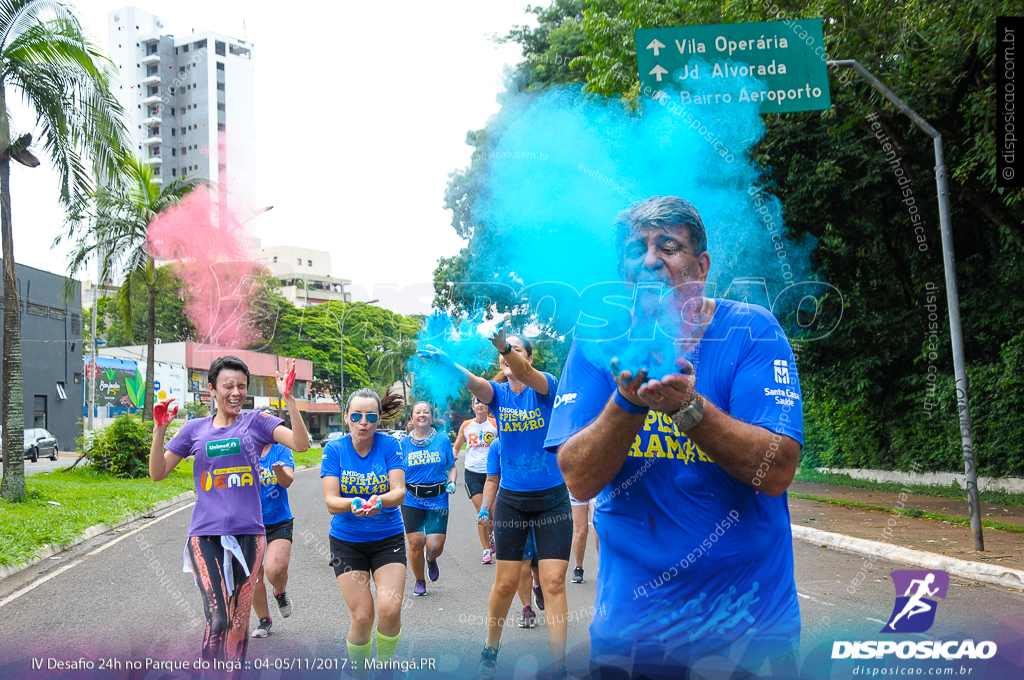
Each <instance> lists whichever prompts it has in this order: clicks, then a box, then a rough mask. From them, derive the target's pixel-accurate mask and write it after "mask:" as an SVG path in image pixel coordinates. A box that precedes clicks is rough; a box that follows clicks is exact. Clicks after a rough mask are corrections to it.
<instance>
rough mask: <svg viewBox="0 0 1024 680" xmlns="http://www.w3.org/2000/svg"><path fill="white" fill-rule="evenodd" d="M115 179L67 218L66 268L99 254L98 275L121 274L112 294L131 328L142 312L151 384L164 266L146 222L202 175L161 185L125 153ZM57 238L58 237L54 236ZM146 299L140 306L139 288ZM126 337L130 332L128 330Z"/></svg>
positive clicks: (148, 408) (148, 411)
mask: <svg viewBox="0 0 1024 680" xmlns="http://www.w3.org/2000/svg"><path fill="white" fill-rule="evenodd" d="M120 172H121V176H120V178H119V179H120V181H119V182H117V183H115V184H111V185H109V186H103V187H101V188H100V189H99V190H97V192H96V195H95V198H94V200H93V201H89V200H82V201H80V202H79V203H78V204H77V205H76V206H75V209H74V210H73V211H72V212H71V214H70V215H69V218H68V232H67V235H66V237H67V238H69V239H70V238H77V240H76V245H75V252H74V254H73V255H72V258H71V264H70V266H69V270H70V273H71V275H72V276H74V275H75V274H76V273H77V272H78V271H79V270H81V269H82V267H84V266H85V265H86V263H87V262H88V261H89V260H90V258H93V257H96V258H99V262H100V276H99V280H100V281H111V280H114V278H115V274H116V273H118V272H121V273H123V274H124V282H123V283H122V284H121V287H120V288H119V289H118V291H117V294H116V295H115V300H116V303H117V306H118V308H119V310H120V312H121V316H122V319H123V321H124V328H126V329H132V328H134V326H135V322H136V318H138V317H139V316H141V314H142V313H143V312H145V314H146V317H145V319H146V321H145V327H146V377H145V381H146V382H145V385H146V386H150V385H152V384H153V379H154V362H155V360H154V356H153V354H154V348H155V347H156V291H157V283H158V279H159V278H160V276H161V275H163V274H162V271H161V270H163V269H166V268H163V267H157V266H156V263H155V262H154V260H153V256H152V254H151V253H150V248H149V225H150V224H152V223H153V221H154V220H155V219H156V218H157V215H159V214H160V213H162V212H164V211H165V210H168V209H170V208H172V207H174V206H175V205H177V204H178V202H179V201H180V200H181V199H182V198H183V197H184V196H185V195H186V194H187V193H188V192H190V191H192V189H194V188H195V187H196V186H198V185H199V184H200V183H201V180H199V179H195V178H191V177H181V178H178V179H174V180H172V181H171V182H169V183H168V184H167V185H166V186H164V185H162V184H161V183H159V182H157V181H156V180H155V178H154V175H153V168H152V166H151V165H150V164H149V163H146V162H145V161H142V160H140V159H138V158H136V157H134V156H131V155H126V156H124V157H123V158H122V162H121V166H120ZM59 240H60V239H58V242H59ZM140 288H141V289H143V290H144V291H145V299H146V303H145V306H144V307H140V305H139V304H138V303H139V301H140V300H139V297H140V296H139V294H138V293H137V291H138V290H139V289H140ZM128 337H129V338H130V337H132V334H131V333H130V332H129V336H128ZM144 394H145V399H144V405H143V408H142V420H143V421H149V420H152V419H153V390H152V389H151V388H149V387H146V388H145V389H144Z"/></svg>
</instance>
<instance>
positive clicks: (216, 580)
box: [149, 356, 309, 662]
mask: <svg viewBox="0 0 1024 680" xmlns="http://www.w3.org/2000/svg"><path fill="white" fill-rule="evenodd" d="M209 376H210V386H209V388H210V393H211V395H212V396H213V398H214V399H215V400H216V403H217V412H216V413H215V414H214V415H212V416H209V417H207V418H197V419H195V420H190V421H188V422H186V423H185V424H184V425H182V426H181V429H180V430H178V433H177V434H176V435H174V437H173V438H172V439H171V441H169V442H167V446H166V449H165V447H164V436H165V434H166V433H167V425H168V424H169V423H170V421H171V420H172V419H173V418H174V415H175V414H176V413H177V411H178V407H177V406H175V407H174V409H173V410H171V411H170V412H168V406H169V404H170V403H171V402H172V401H174V400H173V399H164V400H162V401H159V402H157V404H156V405H155V406H154V408H153V419H154V420H155V421H156V426H155V427H154V429H153V445H152V446H151V447H150V449H149V476H150V477H151V478H152V479H153V481H155V482H159V481H160V480H161V479H165V478H166V477H167V475H169V474H171V470H173V469H174V467H175V466H176V465H177V464H178V463H180V462H181V461H182V459H184V458H188V457H189V456H194V459H193V460H194V463H193V475H194V477H195V483H196V506H195V508H194V509H193V510H192V524H191V526H190V527H189V531H188V543H187V545H186V547H185V571H190V572H191V573H192V574H193V575H194V576H195V579H196V585H198V586H199V589H200V590H201V592H202V595H203V601H204V603H205V606H204V610H205V611H206V636H205V637H204V639H203V652H202V658H203V660H204V661H221V662H223V661H232V662H233V661H238V660H241V659H244V658H245V652H246V649H247V648H248V643H249V611H250V607H251V606H252V596H253V592H254V590H255V588H256V578H257V576H258V575H259V571H260V567H261V566H262V564H263V556H264V553H265V552H266V548H267V539H266V535H265V531H264V527H263V510H262V506H261V503H260V483H259V481H260V480H259V469H260V467H259V466H260V455H261V454H262V452H263V448H264V446H266V445H267V444H272V443H275V442H276V443H278V444H284V445H285V446H287V447H288V448H289V449H292V450H293V451H297V452H301V451H305V450H306V449H308V448H309V435H308V434H307V432H306V426H305V424H304V423H303V422H302V416H301V414H300V413H299V409H298V406H296V404H295V398H294V397H293V396H292V383H293V382H294V380H295V360H294V359H287V360H285V372H284V375H282V374H281V373H280V372H278V373H277V391H278V392H279V393H280V394H281V396H282V397H283V398H284V400H285V403H286V404H287V405H288V413H289V414H290V415H291V419H292V423H293V424H294V425H295V430H294V431H292V430H290V429H288V428H287V427H285V426H284V424H283V423H284V421H282V420H281V419H280V418H277V417H275V416H272V415H270V414H269V413H261V412H258V411H251V412H247V413H242V404H244V403H245V393H246V390H247V388H248V385H249V369H248V368H247V367H246V365H245V363H244V362H243V361H242V360H241V359H239V358H237V357H233V356H223V357H220V358H218V359H216V360H214V362H213V363H212V364H211V365H210V370H209ZM220 565H223V571H222V570H221V569H222V567H221V566H220Z"/></svg>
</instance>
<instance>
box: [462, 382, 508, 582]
mask: <svg viewBox="0 0 1024 680" xmlns="http://www.w3.org/2000/svg"><path fill="white" fill-rule="evenodd" d="M473 415H474V418H473V419H472V420H467V421H465V422H464V423H462V427H460V428H459V436H458V437H456V438H455V456H456V457H458V455H459V451H461V450H462V447H463V446H465V447H466V462H465V468H466V470H465V474H466V495H468V496H469V500H471V501H473V507H474V508H475V509H476V514H474V515H473V517H474V518H475V517H476V516H477V514H479V513H480V501H482V500H483V497H484V482H485V481H487V450H488V447H490V445H491V442H493V441H494V440H496V439H497V438H498V425H497V424H496V423H495V422H494V418H492V417H491V410H490V409H489V408H487V404H485V403H483V402H482V401H480V400H479V399H477V398H476V397H473ZM488 511H489V512H491V513H492V514H493V512H494V508H493V507H489V508H488ZM476 529H477V534H478V535H479V536H480V545H481V546H482V547H483V549H484V555H483V558H481V560H480V564H491V563H492V562H493V559H494V556H493V554H492V553H493V552H494V544H493V543H492V542H491V540H490V538H489V537H488V533H489V532H488V530H487V527H485V526H483V525H482V524H478V525H477V527H476Z"/></svg>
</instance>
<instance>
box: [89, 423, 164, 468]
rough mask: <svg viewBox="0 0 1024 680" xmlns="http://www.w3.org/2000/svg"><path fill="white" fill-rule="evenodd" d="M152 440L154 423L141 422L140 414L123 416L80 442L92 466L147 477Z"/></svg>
mask: <svg viewBox="0 0 1024 680" xmlns="http://www.w3.org/2000/svg"><path fill="white" fill-rule="evenodd" d="M173 426H174V425H173V423H172V427H173ZM168 434H171V433H170V432H168ZM152 443H153V423H152V422H148V423H144V422H142V419H141V418H140V417H139V416H133V415H123V416H121V417H120V418H118V419H117V420H115V421H114V422H113V424H111V425H109V426H108V427H106V428H104V429H103V430H101V431H99V432H97V433H95V434H93V435H92V436H90V437H83V438H82V439H81V440H80V441H79V445H80V446H81V448H82V451H83V452H84V453H85V455H86V456H87V457H88V458H89V461H90V463H89V465H90V466H91V467H92V468H93V469H95V470H102V471H104V472H109V473H110V474H112V475H114V476H115V477H119V478H121V479H141V478H143V477H148V476H149V447H150V445H151V444H152Z"/></svg>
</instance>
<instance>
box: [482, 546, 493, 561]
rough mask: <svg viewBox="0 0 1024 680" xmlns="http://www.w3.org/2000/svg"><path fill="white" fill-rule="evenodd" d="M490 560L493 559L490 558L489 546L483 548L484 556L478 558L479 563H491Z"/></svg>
mask: <svg viewBox="0 0 1024 680" xmlns="http://www.w3.org/2000/svg"><path fill="white" fill-rule="evenodd" d="M492 562H493V560H492V559H491V551H490V549H489V548H484V556H483V558H482V559H481V560H480V564H491V563H492Z"/></svg>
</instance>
